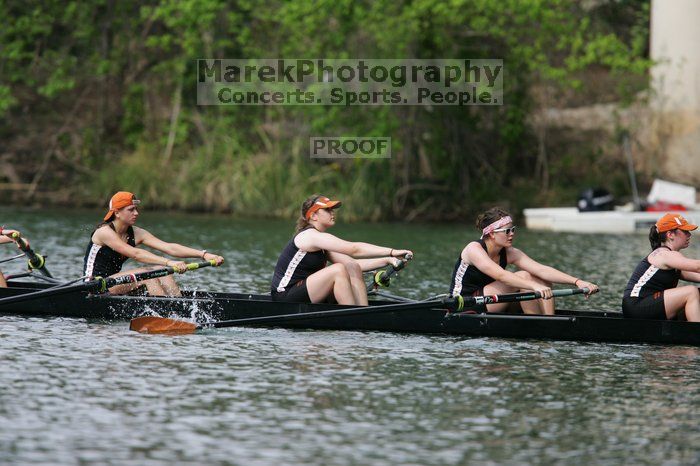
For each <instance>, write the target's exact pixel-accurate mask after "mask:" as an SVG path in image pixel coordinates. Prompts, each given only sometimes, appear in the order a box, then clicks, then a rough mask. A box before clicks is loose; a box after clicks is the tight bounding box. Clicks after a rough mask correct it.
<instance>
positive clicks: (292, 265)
mask: <svg viewBox="0 0 700 466" xmlns="http://www.w3.org/2000/svg"><path fill="white" fill-rule="evenodd" d="M305 255H306V251H302V250H301V249H299V250H298V251H297V252H296V254H294V257H292V260H290V261H289V265H288V266H287V270H286V271H285V272H284V276H283V277H282V280H280V283H279V285H277V292H279V293H282V292H284V289H285V288H286V287H287V285H289V281H290V280H291V279H292V275H294V271H295V270H296V269H297V267H298V266H299V264H300V263H301V260H302V259H303V258H304V256H305Z"/></svg>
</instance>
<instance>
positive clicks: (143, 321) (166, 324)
mask: <svg viewBox="0 0 700 466" xmlns="http://www.w3.org/2000/svg"><path fill="white" fill-rule="evenodd" d="M586 292H588V289H587V288H577V289H570V290H554V291H553V296H571V295H575V294H583V293H586ZM541 297H542V294H541V293H540V292H539V291H533V292H526V293H510V294H502V295H493V296H473V297H466V298H462V297H461V296H460V297H457V298H446V299H442V300H435V301H432V302H431V301H419V302H415V303H399V304H386V305H382V306H360V307H351V308H345V309H331V310H326V311H314V312H300V313H296V314H282V315H272V316H263V317H249V318H243V319H233V320H221V321H218V322H207V323H205V324H202V325H198V324H195V323H192V322H187V321H184V320H177V319H169V318H167V317H158V316H144V317H137V318H135V319H132V320H131V324H130V325H129V330H133V331H135V332H141V333H166V334H186V333H193V332H194V331H196V330H201V329H206V328H223V327H236V326H240V325H259V324H275V323H281V322H288V321H294V320H306V319H318V318H325V317H345V316H350V315H353V316H356V315H362V314H372V313H379V312H400V311H410V310H415V309H426V308H430V307H431V305H434V306H433V307H432V308H434V309H446V310H447V311H448V313H451V312H459V311H462V310H463V309H464V306H465V303H467V304H466V305H467V306H468V305H472V306H473V305H475V304H480V303H484V304H492V303H505V302H515V301H527V300H531V299H540V298H541ZM460 298H461V299H460Z"/></svg>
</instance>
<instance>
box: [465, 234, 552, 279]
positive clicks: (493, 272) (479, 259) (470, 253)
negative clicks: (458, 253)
mask: <svg viewBox="0 0 700 466" xmlns="http://www.w3.org/2000/svg"><path fill="white" fill-rule="evenodd" d="M465 259H466V262H467V263H468V264H472V265H474V267H476V268H477V269H479V270H481V271H482V272H483V273H485V274H486V275H488V276H489V277H491V278H493V279H494V280H497V281H499V282H502V283H505V284H506V285H510V286H512V287H514V288H518V289H525V290H533V291H540V290H544V289H549V288H547V287H545V286H542V285H540V284H539V283H537V282H534V281H531V280H526V279H524V278H522V277H519V276H518V275H516V274H514V273H513V272H511V271H509V270H506V269H504V268H503V267H501V266H500V265H498V264H496V263H495V262H494V261H492V260H491V258H490V257H489V255H488V254H487V253H486V251H484V248H482V247H481V245H480V244H479V243H477V242H472V243H469V244H468V245H467V247H466V248H465V249H464V251H463V252H462V260H465Z"/></svg>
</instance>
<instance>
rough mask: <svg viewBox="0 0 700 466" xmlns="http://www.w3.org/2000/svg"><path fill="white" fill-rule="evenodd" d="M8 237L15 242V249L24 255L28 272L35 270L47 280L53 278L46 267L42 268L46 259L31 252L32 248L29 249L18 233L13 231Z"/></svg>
mask: <svg viewBox="0 0 700 466" xmlns="http://www.w3.org/2000/svg"><path fill="white" fill-rule="evenodd" d="M9 236H10V238H12V239H13V240H14V241H15V243H17V247H18V248H19V249H20V250H21V251H22V252H23V253H24V255H25V256H27V259H28V262H27V265H28V267H29V270H37V271H39V272H40V273H41V274H42V275H45V276H47V277H49V278H53V277H52V275H51V273H50V272H49V271H48V270H46V267H45V266H44V265H45V264H46V259H45V258H44V256H42V255H41V254H37V253H35V252H34V250H32V248H30V247H29V243H28V242H27V241H26V240H25V239H24V238H22V236H21V235H20V234H19V232H17V231H15V232H13V233H12V234H11V235H9Z"/></svg>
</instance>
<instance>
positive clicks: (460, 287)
mask: <svg viewBox="0 0 700 466" xmlns="http://www.w3.org/2000/svg"><path fill="white" fill-rule="evenodd" d="M477 243H479V244H480V245H481V247H482V248H484V251H486V253H487V254H488V249H487V248H486V242H485V241H484V240H483V239H479V240H477ZM498 265H500V266H501V267H502V268H504V269H505V268H506V266H507V265H508V254H507V251H506V248H503V249H501V252H500V253H499V255H498ZM494 281H495V279H494V278H492V277H491V276H489V275H486V274H485V273H484V272H482V271H481V270H479V269H478V268H476V267H475V266H474V265H472V264H467V263H466V262H464V261H463V260H462V257H461V255H460V257H458V258H457V263H456V264H455V268H454V271H453V272H452V282H451V283H450V296H458V295H462V296H483V295H484V287H485V286H486V285H488V284H489V283H493V282H494ZM475 309H476V310H478V311H479V312H486V306H485V305H484V306H480V307H479V308H475Z"/></svg>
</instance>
